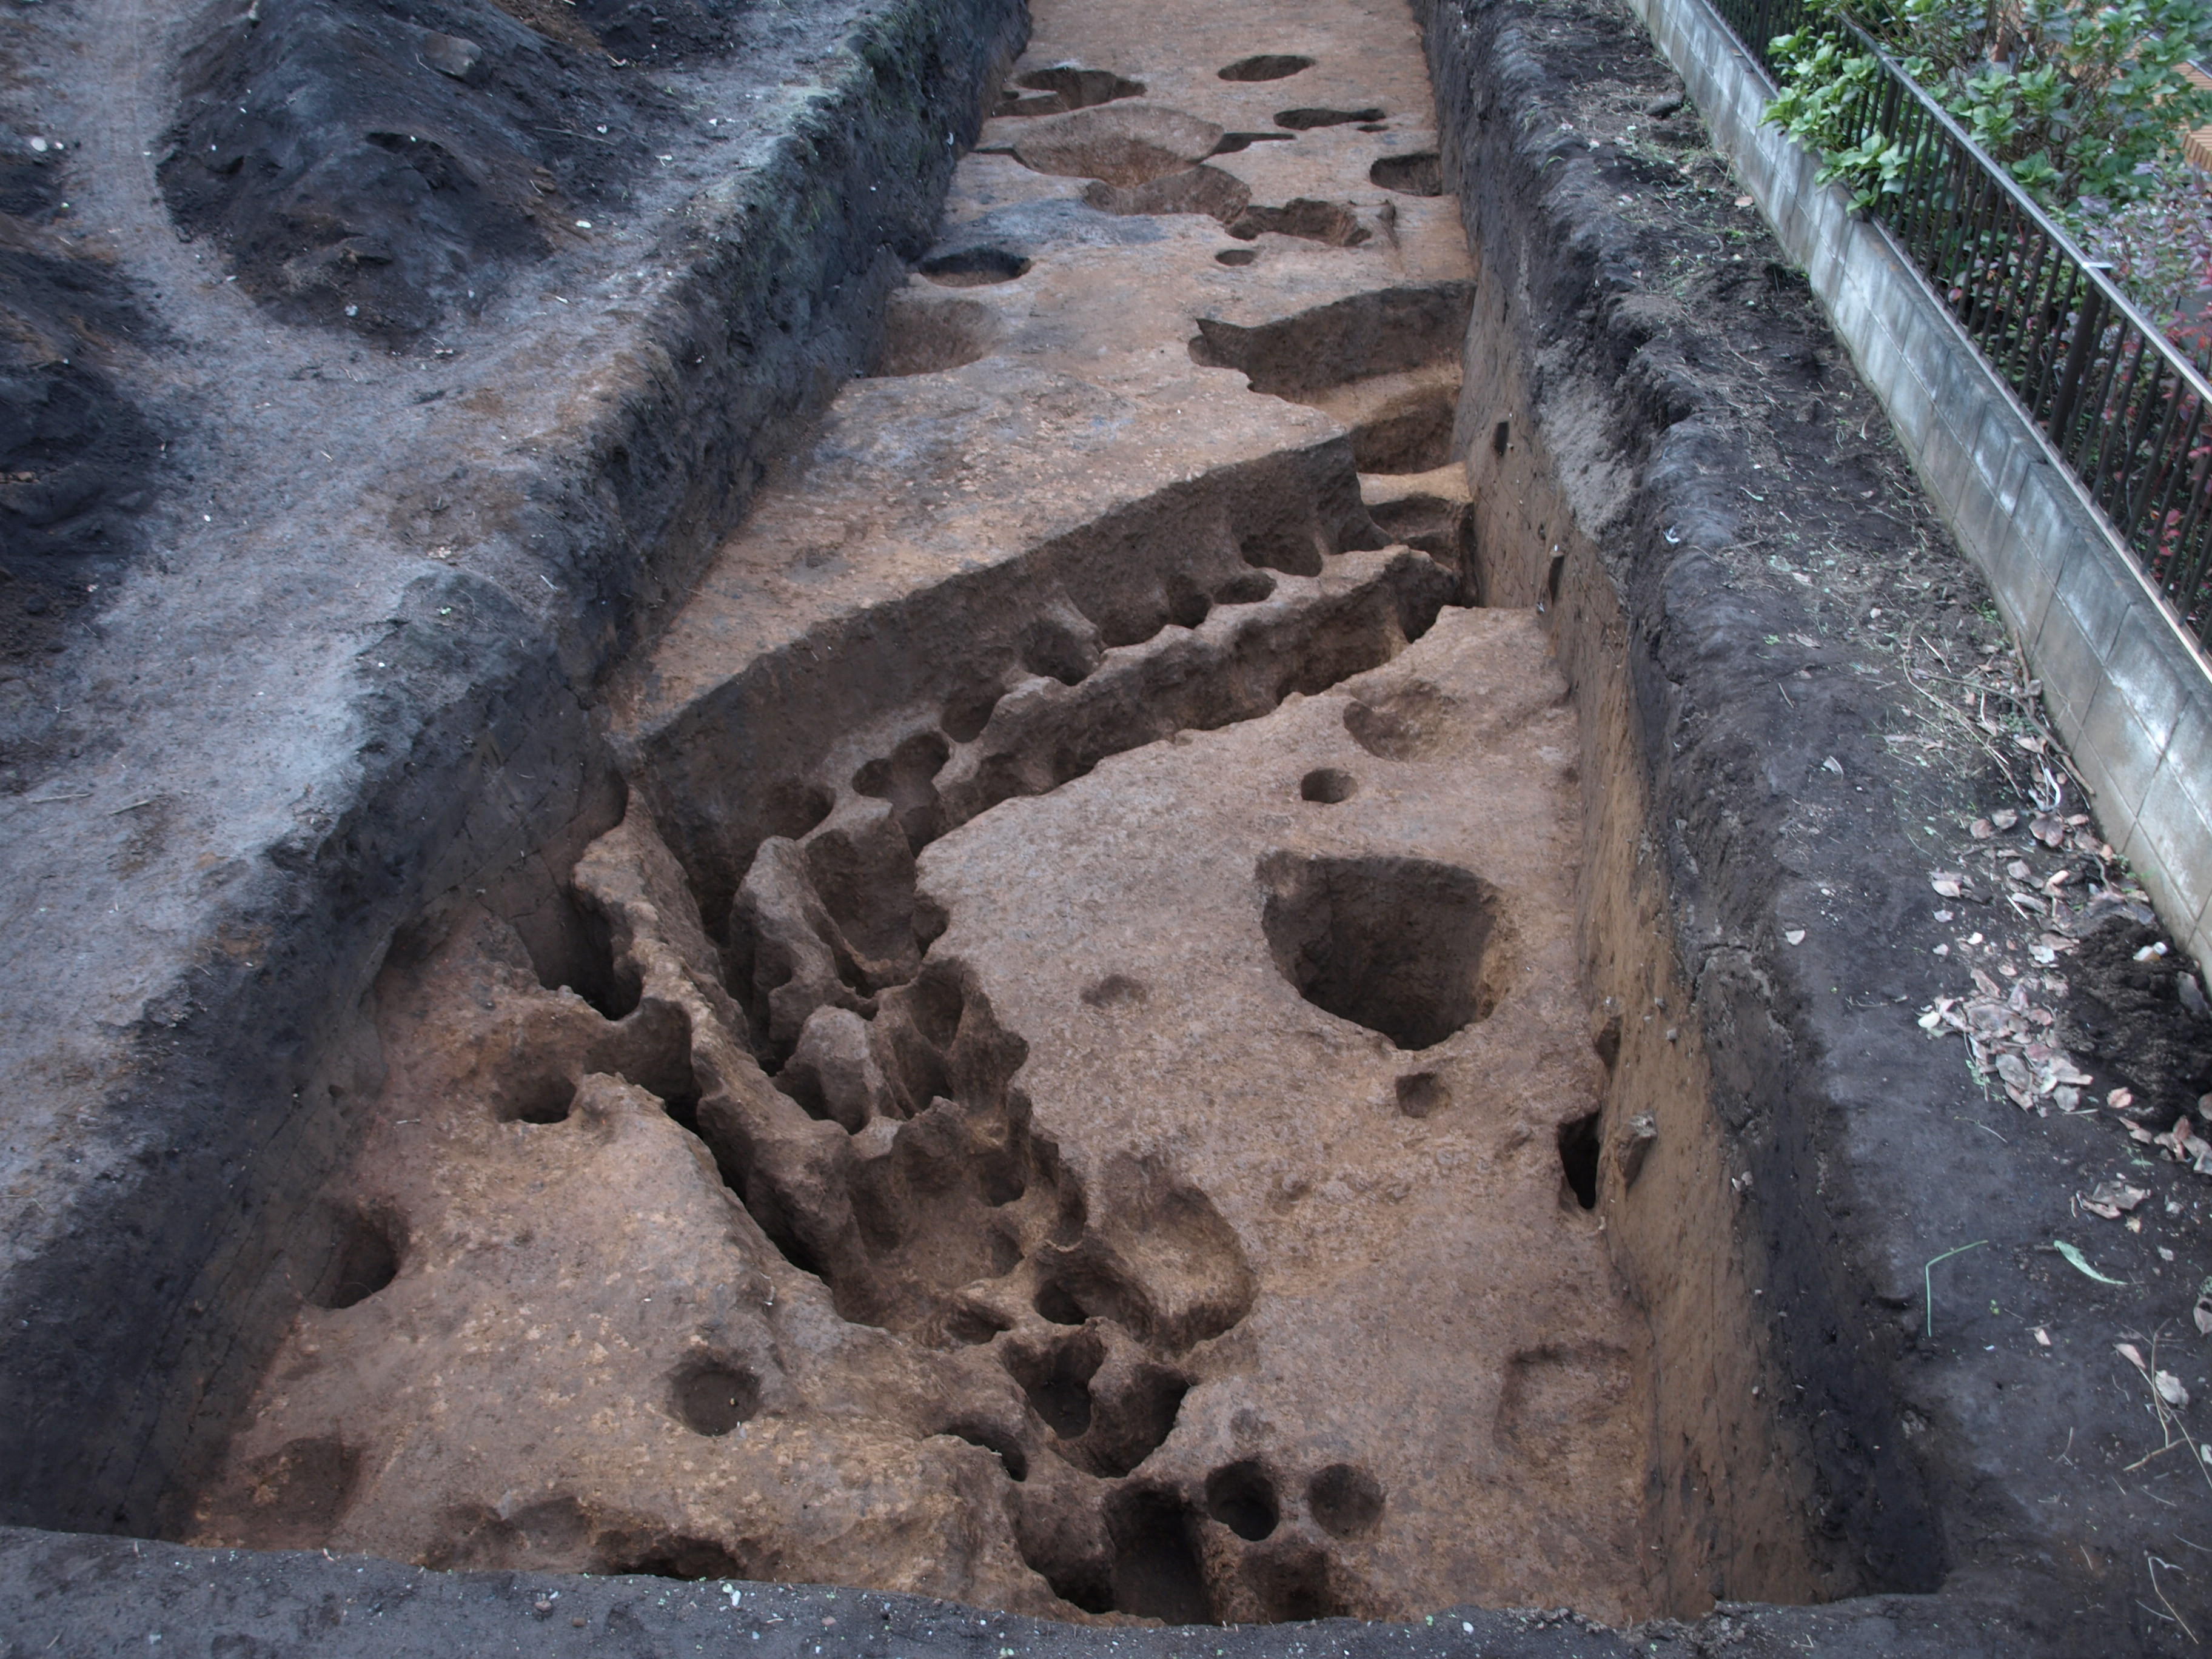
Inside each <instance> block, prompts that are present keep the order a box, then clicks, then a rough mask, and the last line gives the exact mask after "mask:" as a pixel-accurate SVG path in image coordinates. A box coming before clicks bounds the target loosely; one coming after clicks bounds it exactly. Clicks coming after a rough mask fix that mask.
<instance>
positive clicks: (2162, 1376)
mask: <svg viewBox="0 0 2212 1659" xmlns="http://www.w3.org/2000/svg"><path fill="white" fill-rule="evenodd" d="M2150 1385H2151V1387H2153V1388H2154V1389H2157V1390H2158V1397H2159V1398H2160V1400H2163V1401H2166V1404H2167V1405H2169V1406H2172V1407H2174V1408H2175V1409H2176V1410H2177V1411H2178V1410H2179V1409H2180V1408H2181V1407H2184V1406H2186V1405H2187V1404H2188V1403H2189V1390H2188V1389H2185V1388H2183V1387H2182V1386H2181V1379H2180V1378H2179V1377H2178V1376H2175V1375H2174V1374H2173V1373H2172V1371H2160V1373H2159V1374H2158V1375H2157V1376H2154V1377H2153V1378H2151V1383H2150Z"/></svg>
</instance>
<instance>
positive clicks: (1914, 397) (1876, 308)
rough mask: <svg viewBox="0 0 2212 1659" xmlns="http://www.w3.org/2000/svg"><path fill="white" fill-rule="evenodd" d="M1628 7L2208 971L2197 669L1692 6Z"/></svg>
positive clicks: (2209, 824) (2113, 837) (2110, 824)
mask: <svg viewBox="0 0 2212 1659" xmlns="http://www.w3.org/2000/svg"><path fill="white" fill-rule="evenodd" d="M1629 3H1630V5H1631V7H1632V9H1634V10H1635V11H1636V12H1637V13H1638V15H1640V16H1641V17H1642V18H1643V19H1644V23H1645V25H1646V27H1649V28H1650V31H1651V35H1652V39H1653V40H1654V41H1655V42H1656V44H1657V45H1658V46H1659V49H1660V50H1661V51H1662V52H1664V53H1665V54H1666V56H1667V58H1668V61H1669V62H1671V63H1672V64H1674V68H1675V70H1677V72H1679V73H1680V76H1682V81H1683V86H1684V88H1685V90H1686V92H1687V93H1688V94H1689V95H1690V97H1691V99H1692V100H1693V101H1694V102H1695V103H1696V105H1697V106H1698V109H1699V112H1700V113H1701V114H1702V115H1703V116H1704V117H1705V122H1706V124H1707V125H1708V126H1709V127H1710V128H1711V131H1712V135H1713V142H1714V143H1715V144H1716V145H1717V146H1718V147H1719V149H1721V150H1722V151H1723V153H1724V154H1725V155H1728V156H1729V159H1730V160H1731V161H1734V162H1735V167H1736V171H1737V173H1738V175H1739V176H1740V177H1741V179H1742V180H1743V183H1744V185H1745V187H1746V188H1747V190H1748V191H1750V192H1751V194H1752V196H1753V197H1754V198H1755V199H1756V200H1757V202H1758V203H1759V208H1760V210H1761V211H1763V212H1764V213H1765V215H1766V216H1767V218H1768V220H1769V221H1770V222H1771V223H1772V224H1773V226H1774V228H1775V231H1776V234H1778V236H1779V238H1780V240H1781V242H1782V245H1783V246H1784V247H1785V248H1786V249H1788V250H1789V252H1790V257H1791V258H1795V259H1796V260H1797V261H1798V263H1799V264H1802V265H1803V266H1804V268H1805V270H1806V272H1807V274H1808V276H1810V278H1811V279H1812V283H1813V290H1814V293H1815V294H1817V295H1820V301H1821V303H1822V305H1824V306H1825V307H1826V308H1827V311H1828V314H1829V316H1830V318H1831V319H1832V321H1833V322H1834V325H1835V328H1836V332H1837V334H1838V336H1839V337H1841V338H1842V339H1843V340H1844V343H1846V344H1847V345H1848V346H1849V347H1850V352H1851V355H1852V356H1853V357H1854V358H1855V359H1856V360H1857V364H1858V368H1859V372H1860V373H1861V374H1864V375H1865V376H1866V378H1867V380H1868V381H1869V383H1870V384H1871V385H1872V386H1873V387H1874V388H1875V392H1876V393H1877V394H1878V395H1879V396H1880V397H1881V400H1882V402H1883V404H1884V405H1885V406H1887V409H1888V410H1889V415H1890V419H1891V420H1892V422H1894V424H1895V426H1896V428H1897V432H1898V435H1899V438H1901V439H1902V440H1903V441H1904V443H1905V450H1906V453H1908V454H1910V455H1911V458H1912V462H1913V465H1914V466H1915V468H1916V469H1917V471H1919V474H1920V477H1921V478H1922V480H1923V482H1924V483H1925V484H1926V485H1927V487H1928V490H1929V495H1931V496H1932V497H1933V498H1934V500H1935V501H1936V506H1937V507H1938V508H1939V510H1940V511H1941V512H1942V514H1943V516H1944V518H1945V519H1946V520H1948V523H1949V525H1950V527H1951V530H1952V532H1953V533H1954V535H1956V536H1957V537H1958V538H1959V543H1960V545H1961V546H1962V547H1964V548H1965V549H1966V552H1967V554H1968V556H1971V557H1972V559H1973V560H1974V561H1975V562H1977V563H1978V565H1979V566H1980V567H1981V568H1982V570H1983V572H1984V574H1985V575H1986V576H1987V577H1988V578H1989V582H1990V586H1991V587H1992V588H1993V589H1994V590H1995V591H1996V599H1997V604H1998V605H1999V606H2000V607H2001V608H2002V611H2003V612H2004V617H2005V620H2006V621H2007V623H2009V624H2010V625H2011V626H2012V628H2013V629H2015V631H2016V632H2017V633H2018V635H2019V636H2020V638H2021V641H2022V644H2023V646H2024V647H2025V649H2026V651H2027V660H2028V665H2029V667H2030V670H2031V671H2033V673H2034V674H2035V676H2036V677H2037V678H2039V679H2040V680H2041V681H2042V683H2043V695H2044V701H2045V704H2046V706H2047V707H2048V708H2049V710H2050V714H2051V723H2052V725H2053V726H2055V727H2056V729H2057V732H2058V733H2059V735H2060V736H2061V737H2062V738H2064V740H2065V742H2066V744H2068V746H2069V749H2070V750H2071V751H2072V753H2073V757H2074V761H2075V765H2076V766H2077V767H2079V768H2080V769H2081V775H2082V776H2083V777H2084V778H2085V779H2086V780H2087V781H2088V783H2089V786H2090V787H2091V788H2092V789H2093V791H2094V792H2095V800H2094V802H2093V805H2094V806H2095V808H2096V811H2097V817H2098V821H2099V823H2100V824H2101V825H2102V827H2103V830H2104V833H2105V836H2106V839H2107V840H2109V841H2110V842H2112V845H2113V846H2114V847H2116V848H2118V849H2119V850H2120V853H2121V854H2122V855H2123V856H2124V857H2125V858H2126V859H2127V860H2128V861H2129V862H2130V864H2131V865H2133V866H2135V868H2136V872H2137V873H2138V874H2139V875H2140V876H2141V877H2142V881H2143V884H2144V885H2145V886H2146V887H2148V889H2149V890H2150V893H2151V896H2152V899H2153V901H2154V902H2155V903H2156V905H2157V906H2158V911H2159V915H2160V917H2161V918H2162V919H2163V920H2164V921H2165V922H2166V926H2167V927H2170V928H2171V929H2172V932H2173V933H2174V935H2175V937H2176V938H2177V939H2180V940H2181V941H2182V942H2183V943H2184V944H2185V945H2186V946H2187V948H2188V950H2189V951H2190V952H2191V955H2193V956H2194V957H2196V958H2197V962H2198V963H2199V964H2200V965H2212V663H2208V661H2207V659H2206V657H2205V655H2204V653H2203V651H2202V650H2201V649H2200V648H2199V647H2197V645H2196V644H2195V643H2194V642H2193V641H2191V638H2190V637H2189V635H2187V634H2185V632H2184V631H2183V630H2182V629H2181V627H2180V625H2179V622H2178V621H2177V620H2176V618H2175V617H2174V615H2173V612H2172V608H2171V607H2170V606H2169V605H2167V604H2166V601H2165V600H2164V599H2162V598H2160V596H2159V594H2158V593H2157V592H2156V591H2155V590H2154V588H2152V587H2151V586H2150V585H2149V583H2148V581H2146V580H2144V578H2143V576H2142V573H2141V572H2140V571H2139V570H2138V569H2137V568H2136V564H2135V562H2134V561H2133V560H2132V559H2130V557H2129V556H2128V555H2127V554H2126V552H2125V551H2124V549H2123V548H2122V546H2121V544H2120V543H2119V541H2118V538H2116V537H2115V536H2114V535H2113V533H2112V531H2111V529H2110V528H2109V527H2108V526H2106V522H2105V520H2104V518H2103V515H2102V514H2100V513H2099V512H2098V511H2097V509H2096V508H2095V507H2093V505H2092V504H2091V502H2090V501H2089V499H2088V496H2087V493H2086V492H2085V491H2084V490H2083V489H2082V488H2081V484H2080V483H2078V482H2077V481H2076V480H2075V477H2074V476H2073V474H2072V472H2071V471H2069V470H2068V469H2067V467H2066V466H2065V465H2064V463H2063V461H2062V460H2061V459H2059V457H2058V454H2057V451H2056V450H2055V449H2053V448H2052V447H2051V444H2050V442H2049V441H2047V440H2046V439H2045V437H2044V435H2043V434H2042V432H2041V431H2040V430H2039V428H2037V427H2036V426H2035V425H2034V424H2033V422H2031V421H2030V420H2029V419H2028V418H2027V413H2026V411H2025V410H2022V409H2021V405H2020V404H2019V402H2018V401H2017V400H2016V399H2015V398H2014V396H2013V395H2012V392H2011V391H2010V389H2009V388H2008V387H2007V386H2005V385H2004V383H2003V382H2002V380H1999V379H1998V378H1997V376H1996V373H1995V371H1993V370H1992V369H1991V368H1990V366H1989V364H1988V363H1987V362H1984V359H1983V357H1982V356H1981V354H1980V353H1979V352H1978V350H1977V349H1975V348H1974V346H1973V344H1972V342H1971V341H1970V340H1968V338H1967V337H1966V334H1965V333H1964V331H1961V330H1960V327H1959V325H1958V324H1957V323H1956V321H1955V320H1954V319H1953V318H1952V316H1951V315H1950V313H1948V311H1946V310H1945V309H1944V308H1943V307H1942V306H1941V305H1939V304H1938V303H1937V302H1936V299H1935V296H1934V295H1932V294H1930V293H1929V289H1928V288H1927V285H1926V284H1925V283H1923V281H1922V280H1921V278H1920V276H1919V275H1918V273H1917V272H1916V271H1915V270H1914V269H1913V268H1912V265H1911V261H1910V260H1909V259H1907V258H1906V257H1905V253H1904V252H1903V251H1902V250H1901V249H1899V247H1898V246H1897V244H1896V243H1895V242H1894V241H1893V240H1892V239H1891V238H1890V236H1889V234H1888V233H1887V231H1885V230H1883V229H1882V228H1881V227H1880V226H1879V225H1876V224H1875V223H1873V222H1870V221H1869V220H1865V219H1862V218H1858V217H1855V216H1853V215H1852V214H1851V213H1850V208H1849V199H1850V198H1849V197H1847V196H1846V195H1845V194H1844V191H1842V190H1841V189H1839V188H1838V187H1837V186H1834V185H1819V184H1816V183H1815V182H1814V174H1815V173H1816V172H1817V170H1818V163H1817V161H1815V160H1814V157H1813V156H1812V155H1810V154H1808V152H1807V151H1806V150H1805V149H1803V148H1802V146H1801V145H1799V144H1798V143H1796V141H1795V140H1794V139H1792V138H1790V137H1787V136H1785V135H1784V133H1783V132H1782V131H1780V130H1779V129H1778V128H1775V127H1770V126H1763V125H1760V117H1761V115H1762V114H1763V112H1765V106H1766V102H1767V100H1768V99H1769V98H1770V97H1771V95H1772V93H1771V88H1769V86H1768V84H1767V82H1766V81H1765V77H1764V76H1763V75H1762V74H1761V73H1760V71H1759V69H1758V68H1757V66H1756V65H1755V64H1753V62H1752V60H1751V59H1750V58H1749V57H1748V56H1747V55H1746V53H1745V52H1743V50H1742V48H1741V46H1738V45H1737V44H1736V42H1735V38H1734V36H1733V35H1732V34H1731V33H1729V28H1728V26H1727V25H1726V24H1724V23H1723V22H1722V21H1721V20H1720V18H1719V17H1718V15H1716V14H1715V13H1714V11H1713V10H1712V9H1711V7H1710V6H1709V5H1708V4H1706V3H1705V0H1629Z"/></svg>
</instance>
